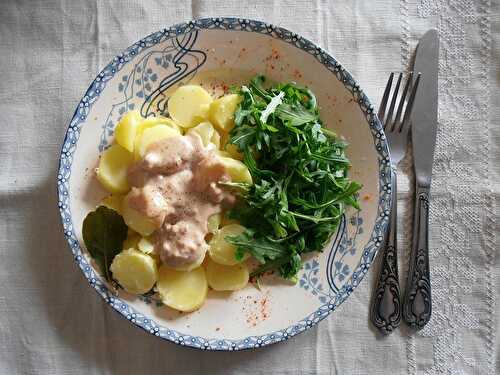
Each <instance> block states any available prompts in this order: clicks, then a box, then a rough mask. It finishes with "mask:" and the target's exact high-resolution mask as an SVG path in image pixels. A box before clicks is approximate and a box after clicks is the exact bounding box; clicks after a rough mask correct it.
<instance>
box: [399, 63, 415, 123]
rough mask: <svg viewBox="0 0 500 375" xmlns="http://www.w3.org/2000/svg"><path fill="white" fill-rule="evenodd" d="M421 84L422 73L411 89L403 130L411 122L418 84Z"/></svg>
mask: <svg viewBox="0 0 500 375" xmlns="http://www.w3.org/2000/svg"><path fill="white" fill-rule="evenodd" d="M419 82H420V73H418V75H417V79H416V80H415V83H414V84H413V87H412V88H411V94H410V98H409V99H408V104H406V109H405V115H404V118H403V123H402V124H401V129H403V128H404V127H405V126H406V125H407V124H408V123H409V122H410V114H411V110H412V108H413V102H414V101H415V95H416V94H417V88H418V84H419Z"/></svg>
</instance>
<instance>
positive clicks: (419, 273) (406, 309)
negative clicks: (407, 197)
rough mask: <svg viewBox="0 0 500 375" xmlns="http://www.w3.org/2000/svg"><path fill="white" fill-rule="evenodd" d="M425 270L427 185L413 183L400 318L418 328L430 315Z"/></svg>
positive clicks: (427, 232) (426, 271)
mask: <svg viewBox="0 0 500 375" xmlns="http://www.w3.org/2000/svg"><path fill="white" fill-rule="evenodd" d="M431 311H432V302H431V283H430V272H429V187H425V186H420V185H418V183H417V185H416V187H415V216H414V219H413V242H412V251H411V257H410V266H409V273H408V281H407V284H406V294H405V301H404V304H403V318H404V320H405V321H406V322H407V323H408V325H409V326H410V327H412V328H416V329H421V328H423V327H424V326H425V325H426V324H427V322H428V321H429V320H430V318H431Z"/></svg>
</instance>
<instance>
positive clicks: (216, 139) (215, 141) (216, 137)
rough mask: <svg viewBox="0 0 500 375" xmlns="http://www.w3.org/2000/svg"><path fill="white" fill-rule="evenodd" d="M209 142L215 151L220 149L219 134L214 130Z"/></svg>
mask: <svg viewBox="0 0 500 375" xmlns="http://www.w3.org/2000/svg"><path fill="white" fill-rule="evenodd" d="M210 142H211V143H213V144H214V145H215V149H217V150H218V149H219V148H220V134H219V132H218V131H217V130H216V129H214V134H212V138H210Z"/></svg>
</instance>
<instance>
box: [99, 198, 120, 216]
mask: <svg viewBox="0 0 500 375" xmlns="http://www.w3.org/2000/svg"><path fill="white" fill-rule="evenodd" d="M122 202H123V195H121V194H111V195H108V196H107V197H105V198H104V199H103V200H102V201H101V204H100V205H101V206H106V207H108V208H111V209H112V210H115V211H116V212H118V213H121V210H122Z"/></svg>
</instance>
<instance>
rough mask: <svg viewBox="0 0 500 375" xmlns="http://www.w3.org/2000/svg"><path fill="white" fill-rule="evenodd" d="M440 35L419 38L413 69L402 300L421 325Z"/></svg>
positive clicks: (410, 319) (426, 301)
mask: <svg viewBox="0 0 500 375" xmlns="http://www.w3.org/2000/svg"><path fill="white" fill-rule="evenodd" d="M438 66H439V37H438V33H437V31H436V30H429V31H428V32H426V33H425V35H424V36H423V37H422V38H421V39H420V41H419V43H418V46H417V54H416V57H415V64H414V66H413V71H414V72H415V73H421V79H420V85H419V88H418V92H417V95H416V97H415V103H414V106H413V112H412V115H411V129H412V133H411V135H412V144H413V163H414V165H413V166H414V171H415V206H414V207H415V213H414V219H413V241H412V250H411V256H410V264H409V272H408V280H407V283H406V293H405V298H404V302H403V319H404V320H405V321H406V322H407V323H408V325H409V326H410V327H413V328H417V329H421V328H423V327H424V326H425V325H426V324H427V323H428V322H429V320H430V317H431V312H432V300H431V283H430V272H429V191H430V186H431V176H432V162H433V159H434V146H435V144H436V132H437V111H438Z"/></svg>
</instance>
